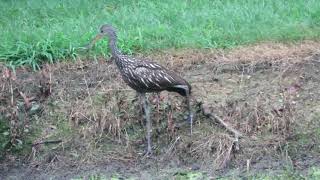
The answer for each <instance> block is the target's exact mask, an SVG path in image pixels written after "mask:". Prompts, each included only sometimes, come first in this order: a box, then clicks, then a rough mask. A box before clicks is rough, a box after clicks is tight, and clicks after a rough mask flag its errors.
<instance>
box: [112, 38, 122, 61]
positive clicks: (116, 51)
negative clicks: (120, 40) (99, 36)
mask: <svg viewBox="0 0 320 180" xmlns="http://www.w3.org/2000/svg"><path fill="white" fill-rule="evenodd" d="M109 48H110V51H111V54H112V56H113V57H115V58H116V57H118V56H119V55H121V52H120V51H119V49H118V48H117V40H116V39H115V38H110V40H109Z"/></svg>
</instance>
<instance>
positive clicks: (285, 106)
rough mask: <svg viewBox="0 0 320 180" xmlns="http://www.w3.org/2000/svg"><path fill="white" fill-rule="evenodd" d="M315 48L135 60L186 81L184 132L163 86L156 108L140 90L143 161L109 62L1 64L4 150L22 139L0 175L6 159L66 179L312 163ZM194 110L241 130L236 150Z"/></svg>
mask: <svg viewBox="0 0 320 180" xmlns="http://www.w3.org/2000/svg"><path fill="white" fill-rule="evenodd" d="M319 48H320V44H319V43H316V42H304V43H302V44H295V45H292V44H291V45H284V44H272V43H266V44H262V45H256V46H250V47H244V48H238V49H235V50H231V51H229V52H225V51H217V50H183V51H179V52H173V51H166V52H162V53H158V54H152V55H149V56H147V57H144V58H146V59H153V60H158V61H159V63H161V64H163V65H165V66H167V67H168V68H170V69H173V70H175V71H176V72H180V74H181V75H182V76H183V77H186V79H188V80H189V81H190V83H191V84H192V86H193V98H194V99H193V109H194V110H195V112H196V122H195V125H194V134H193V135H192V137H190V136H189V134H188V132H189V127H188V125H187V124H186V123H184V121H185V120H184V119H185V116H186V107H185V104H184V102H183V100H184V99H183V98H182V97H180V96H178V95H177V94H173V93H167V92H163V93H161V95H160V104H159V105H158V104H157V103H156V99H155V96H154V95H150V96H149V100H150V102H152V104H153V107H152V112H153V113H152V119H153V121H154V123H153V124H154V127H153V142H154V144H153V145H154V149H155V152H156V155H155V157H154V159H151V160H150V159H144V158H143V152H144V150H145V144H146V142H145V138H144V136H145V132H144V131H145V130H144V123H145V122H144V120H143V117H142V115H141V112H140V109H141V107H140V106H139V102H138V101H137V98H136V94H135V92H134V91H133V90H131V89H130V88H129V87H127V86H126V85H125V84H124V83H123V82H122V80H121V77H120V75H119V73H118V72H117V70H116V68H115V66H114V65H113V64H112V62H110V61H107V62H105V61H104V60H98V61H93V60H87V61H77V62H75V63H59V64H55V65H46V66H44V68H43V70H42V71H40V72H31V71H30V70H28V69H18V70H17V71H16V73H13V72H12V71H9V70H7V69H6V68H5V67H1V69H2V70H1V71H2V74H3V76H2V77H1V80H0V82H1V84H0V88H1V93H0V99H1V103H0V112H1V116H0V117H2V118H3V119H4V120H5V121H7V122H8V124H10V129H7V131H8V132H10V133H9V134H10V139H9V141H8V142H7V146H8V147H9V146H11V147H9V148H8V149H9V150H13V149H15V148H14V147H17V146H19V143H22V144H23V145H21V147H24V148H25V149H28V150H27V151H24V152H23V155H20V156H16V155H13V154H12V153H10V151H6V152H5V153H3V159H5V160H6V161H8V160H9V161H10V160H11V163H5V162H3V166H2V168H1V171H6V172H7V174H9V175H11V176H12V174H14V172H15V170H14V169H15V168H12V164H15V163H17V162H23V163H26V162H28V166H29V167H28V168H27V170H26V171H24V173H25V174H24V175H27V176H30V178H31V179H32V178H33V176H32V175H31V174H30V172H32V171H36V170H37V169H38V170H42V171H41V172H42V173H44V172H49V170H50V172H54V173H51V174H49V176H54V177H61V176H60V175H62V176H65V178H69V177H72V176H74V174H73V173H75V174H76V173H78V172H79V169H76V168H75V167H80V169H81V168H83V167H85V166H86V167H87V168H85V171H92V169H96V170H98V171H100V170H101V172H103V173H108V172H112V171H118V172H119V173H123V174H126V173H129V174H130V173H131V174H134V175H135V176H137V177H142V174H141V173H142V172H148V173H150V174H158V173H161V172H163V173H164V174H166V175H170V174H171V175H172V173H174V172H172V171H170V169H171V170H172V169H174V168H191V169H199V168H200V169H201V170H205V171H208V172H211V173H210V174H211V175H212V176H213V177H217V176H219V175H220V174H221V173H226V172H231V171H232V169H238V170H239V172H238V173H240V174H241V173H243V172H247V171H258V170H264V169H270V168H273V169H279V168H283V167H285V166H288V165H290V166H292V167H293V168H297V169H302V170H303V169H305V168H306V167H309V166H310V165H314V164H315V165H317V164H318V165H319V163H320V159H319V157H320V156H319V152H320V149H319V146H317V144H319V143H320V142H319V139H320V138H319V137H320V134H319V128H320V121H319V114H320V111H319V109H320V108H319V105H317V102H319V100H320V91H319V90H320V82H319V81H320V78H319V77H320V74H319V69H320V54H319V52H318V49H319ZM138 56H140V57H141V55H138ZM204 107H205V108H207V109H208V111H210V112H211V113H213V114H215V115H216V116H218V117H220V118H221V119H222V120H223V121H225V122H226V123H228V124H229V126H230V127H232V128H234V129H237V130H238V131H240V132H241V133H242V134H243V135H244V137H243V138H240V139H239V142H237V143H236V144H237V145H239V147H237V146H236V144H235V137H234V136H233V134H232V133H230V132H228V131H226V130H225V129H224V128H223V127H221V126H220V125H219V124H218V123H217V122H215V121H212V120H210V119H209V118H208V117H206V116H205V115H203V108H204ZM79 164H85V165H79ZM61 167H64V168H65V169H67V170H68V172H70V171H71V172H73V173H71V174H70V173H67V172H66V171H63V170H59V169H61ZM89 167H92V168H89ZM156 167H157V168H156ZM102 169H107V170H104V171H103V170H102ZM159 169H160V171H159V172H157V171H158V170H159ZM158 175H159V179H161V177H160V174H158ZM17 177H20V176H17Z"/></svg>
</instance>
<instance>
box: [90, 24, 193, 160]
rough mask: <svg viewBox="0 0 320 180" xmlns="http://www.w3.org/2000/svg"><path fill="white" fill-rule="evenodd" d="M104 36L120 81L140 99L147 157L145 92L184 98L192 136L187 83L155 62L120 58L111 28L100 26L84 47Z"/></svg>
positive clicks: (91, 45) (148, 148) (148, 109)
mask: <svg viewBox="0 0 320 180" xmlns="http://www.w3.org/2000/svg"><path fill="white" fill-rule="evenodd" d="M104 36H107V37H108V38H109V48H110V51H111V54H112V58H113V59H114V61H115V63H116V65H117V67H118V69H119V71H120V73H121V75H122V79H123V80H124V82H125V83H126V84H127V85H129V86H130V87H131V88H132V89H134V90H136V91H137V93H138V94H139V95H140V97H142V99H143V108H144V112H145V117H146V126H147V135H146V138H147V142H148V146H147V154H151V153H152V148H151V119H150V107H149V104H148V100H147V98H146V93H150V92H160V91H164V90H167V91H171V92H177V93H179V94H180V95H182V96H185V97H186V100H187V105H188V111H189V114H188V121H189V122H190V132H191V134H192V121H193V114H192V111H191V104H190V93H191V86H190V84H189V83H188V82H187V81H186V80H184V79H183V78H182V77H180V76H179V75H177V74H176V73H174V72H173V71H170V70H168V69H166V68H165V67H163V66H161V65H159V64H157V63H154V62H150V61H145V60H140V59H136V58H133V57H129V56H126V55H123V54H122V53H121V52H120V51H119V49H118V48H117V45H116V43H117V34H116V31H115V29H114V28H113V27H112V26H111V25H108V24H106V25H102V26H101V28H100V32H99V33H98V34H97V35H96V37H95V38H94V39H93V40H92V41H91V43H90V44H89V45H88V46H87V48H92V47H93V45H94V44H95V43H96V42H97V41H98V40H99V39H101V38H103V37H104Z"/></svg>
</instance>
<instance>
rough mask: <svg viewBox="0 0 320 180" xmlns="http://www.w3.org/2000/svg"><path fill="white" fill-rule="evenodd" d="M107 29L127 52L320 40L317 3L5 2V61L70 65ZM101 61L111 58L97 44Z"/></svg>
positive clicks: (0, 10)
mask: <svg viewBox="0 0 320 180" xmlns="http://www.w3.org/2000/svg"><path fill="white" fill-rule="evenodd" d="M103 23H110V24H113V25H114V26H116V28H117V29H118V31H119V38H120V42H119V47H120V48H121V49H122V50H123V51H124V52H126V53H131V52H146V51H152V50H157V49H165V48H186V47H192V48H228V47H233V46H237V45H241V44H248V43H255V42H258V41H265V40H271V41H294V40H300V39H314V38H319V37H320V3H319V2H318V0H309V1H305V0H295V1H277V0H270V1H266V0H264V1H261V0H246V1H234V0H227V1H222V0H215V1H211V0H191V1H186V0H177V1H169V0H164V1H154V0H153V1H147V0H142V1H133V0H131V1H115V0H108V1H107V0H105V1H103V0H100V1H84V0H69V1H55V0H49V1H42V0H30V1H14V0H11V1H5V0H1V6H0V26H1V28H0V42H1V44H0V61H5V62H7V63H8V64H11V65H13V66H19V65H23V64H27V65H31V66H32V67H34V68H37V66H38V64H40V63H41V62H43V61H50V62H54V61H57V60H63V59H70V58H71V59H72V58H75V57H76V56H78V55H79V53H80V52H79V51H78V49H77V47H79V46H82V45H84V44H86V43H87V42H88V41H89V39H91V38H92V37H93V36H94V34H95V32H97V28H98V27H99V26H100V25H101V24H103ZM94 54H96V55H101V54H102V55H104V56H105V55H107V51H105V49H104V46H102V45H101V43H100V44H98V46H97V48H96V49H95V50H94Z"/></svg>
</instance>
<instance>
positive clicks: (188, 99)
mask: <svg viewBox="0 0 320 180" xmlns="http://www.w3.org/2000/svg"><path fill="white" fill-rule="evenodd" d="M186 98H187V105H188V113H189V114H188V121H189V123H190V134H191V135H192V126H193V113H192V108H191V102H190V92H189V90H188V91H187V96H186Z"/></svg>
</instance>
